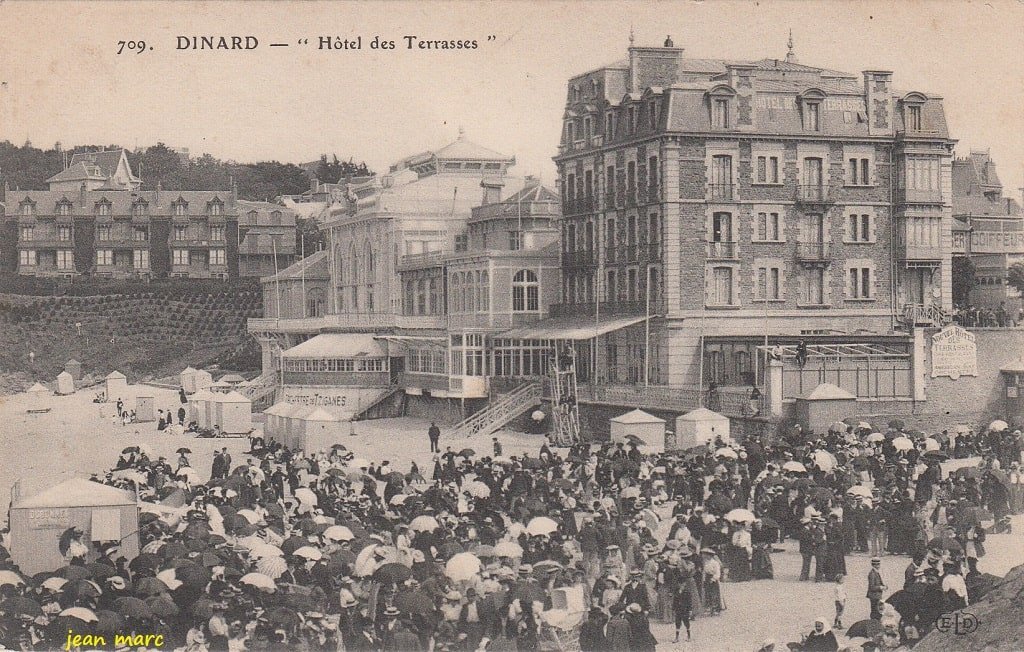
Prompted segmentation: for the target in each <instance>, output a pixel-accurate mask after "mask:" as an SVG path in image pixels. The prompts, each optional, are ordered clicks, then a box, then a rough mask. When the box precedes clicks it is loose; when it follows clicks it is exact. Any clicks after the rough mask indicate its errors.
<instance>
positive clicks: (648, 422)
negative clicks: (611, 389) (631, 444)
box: [609, 409, 665, 450]
mask: <svg viewBox="0 0 1024 652" xmlns="http://www.w3.org/2000/svg"><path fill="white" fill-rule="evenodd" d="M609 423H610V426H611V440H612V441H613V442H616V443H619V442H623V443H624V442H626V441H629V440H630V439H632V438H637V439H639V440H640V441H641V442H642V443H643V445H646V446H648V447H651V448H652V449H654V450H657V449H659V448H661V447H663V446H664V445H665V420H664V419H659V418H658V417H656V416H654V415H653V414H648V413H647V412H644V411H643V410H640V409H636V410H633V411H632V412H627V413H626V414H620V415H619V416H617V417H614V418H613V419H610V421H609Z"/></svg>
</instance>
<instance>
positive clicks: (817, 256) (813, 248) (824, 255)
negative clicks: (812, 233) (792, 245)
mask: <svg viewBox="0 0 1024 652" xmlns="http://www.w3.org/2000/svg"><path fill="white" fill-rule="evenodd" d="M829 254H830V250H829V243H827V242H798V243H797V245H796V259H797V260H798V261H800V262H801V263H827V262H829V260H830V256H829Z"/></svg>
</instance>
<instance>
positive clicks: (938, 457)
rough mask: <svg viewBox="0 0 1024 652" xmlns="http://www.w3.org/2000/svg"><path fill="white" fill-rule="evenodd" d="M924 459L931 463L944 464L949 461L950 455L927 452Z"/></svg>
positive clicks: (940, 452)
mask: <svg viewBox="0 0 1024 652" xmlns="http://www.w3.org/2000/svg"><path fill="white" fill-rule="evenodd" d="M924 459H926V460H928V461H929V462H944V461H946V460H948V459H949V453H945V452H943V451H925V454H924Z"/></svg>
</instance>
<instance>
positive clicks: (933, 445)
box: [924, 437, 942, 451]
mask: <svg viewBox="0 0 1024 652" xmlns="http://www.w3.org/2000/svg"><path fill="white" fill-rule="evenodd" d="M940 448H942V444H940V443H939V442H938V441H937V440H935V439H932V438H931V437H928V438H927V439H925V440H924V449H925V451H937V450H939V449H940Z"/></svg>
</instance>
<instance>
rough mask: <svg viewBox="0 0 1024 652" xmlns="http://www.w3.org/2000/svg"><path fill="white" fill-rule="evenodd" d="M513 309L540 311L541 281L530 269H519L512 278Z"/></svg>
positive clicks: (518, 310)
mask: <svg viewBox="0 0 1024 652" xmlns="http://www.w3.org/2000/svg"><path fill="white" fill-rule="evenodd" d="M512 311H513V312H538V311H540V283H539V282H538V281H537V275H536V274H534V273H533V272H532V271H530V270H528V269H521V270H519V271H518V272H516V275H515V276H514V277H513V278H512Z"/></svg>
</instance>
